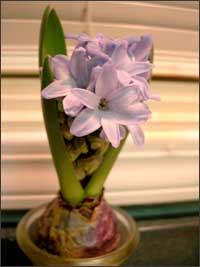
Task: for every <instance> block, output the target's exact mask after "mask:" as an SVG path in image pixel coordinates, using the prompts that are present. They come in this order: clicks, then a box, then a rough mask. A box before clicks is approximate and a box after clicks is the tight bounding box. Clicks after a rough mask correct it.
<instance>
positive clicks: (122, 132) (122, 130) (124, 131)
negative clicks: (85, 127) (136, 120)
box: [100, 125, 126, 142]
mask: <svg viewBox="0 0 200 267" xmlns="http://www.w3.org/2000/svg"><path fill="white" fill-rule="evenodd" d="M119 135H120V141H121V140H123V139H124V138H125V136H126V130H125V128H124V126H122V125H119ZM100 137H101V138H103V139H104V140H105V141H107V142H109V140H108V137H107V135H106V134H105V132H104V130H103V129H102V130H101V132H100Z"/></svg>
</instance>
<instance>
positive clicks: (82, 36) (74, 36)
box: [65, 33, 90, 42]
mask: <svg viewBox="0 0 200 267" xmlns="http://www.w3.org/2000/svg"><path fill="white" fill-rule="evenodd" d="M65 38H66V39H74V40H77V41H80V42H85V41H89V40H90V37H89V36H88V34H86V33H80V34H66V35H65Z"/></svg>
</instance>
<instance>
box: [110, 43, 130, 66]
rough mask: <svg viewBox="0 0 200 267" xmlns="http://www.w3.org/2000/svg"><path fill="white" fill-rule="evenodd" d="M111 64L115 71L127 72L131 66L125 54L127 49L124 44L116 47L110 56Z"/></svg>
mask: <svg viewBox="0 0 200 267" xmlns="http://www.w3.org/2000/svg"><path fill="white" fill-rule="evenodd" d="M112 62H113V64H114V65H115V66H116V68H117V69H120V70H124V71H127V69H128V70H129V69H130V67H131V66H132V61H131V59H130V58H129V56H128V54H127V47H126V44H125V43H122V44H120V45H119V46H117V47H116V49H115V50H114V52H113V54H112Z"/></svg>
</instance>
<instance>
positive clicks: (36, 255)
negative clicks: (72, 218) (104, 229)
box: [16, 204, 139, 266]
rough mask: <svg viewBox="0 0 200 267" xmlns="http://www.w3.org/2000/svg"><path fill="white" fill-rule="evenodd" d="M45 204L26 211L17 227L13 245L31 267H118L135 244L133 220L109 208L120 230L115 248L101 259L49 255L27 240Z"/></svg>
mask: <svg viewBox="0 0 200 267" xmlns="http://www.w3.org/2000/svg"><path fill="white" fill-rule="evenodd" d="M45 206H46V204H45V205H42V206H40V207H38V208H35V209H33V210H30V211H29V212H28V213H27V214H26V215H25V216H24V217H23V218H22V219H21V221H20V222H19V224H18V226H17V231H16V235H17V242H18V244H19V246H20V248H21V249H22V250H23V252H24V253H25V254H26V255H27V257H28V258H29V259H30V260H31V261H32V263H33V264H34V265H35V266H119V265H120V264H121V263H123V262H125V260H126V259H128V257H129V256H130V255H131V254H132V253H133V251H134V250H135V249H136V247H137V245H138V243H139V231H138V229H137V226H136V223H135V221H134V220H133V219H132V218H131V217H130V216H129V215H128V214H127V213H126V212H124V211H123V210H122V209H119V208H113V211H114V212H115V214H116V216H117V219H118V222H119V225H120V230H121V241H120V244H119V245H118V247H117V248H116V249H115V250H114V251H112V252H109V253H107V254H105V255H103V256H98V257H92V258H78V259H77V258H66V257H61V256H58V255H53V254H50V253H48V252H47V251H45V250H42V249H40V248H39V247H37V246H36V245H35V243H34V242H33V240H32V238H31V233H33V231H34V222H35V221H36V220H37V218H39V217H40V216H41V214H42V213H43V211H44V209H45Z"/></svg>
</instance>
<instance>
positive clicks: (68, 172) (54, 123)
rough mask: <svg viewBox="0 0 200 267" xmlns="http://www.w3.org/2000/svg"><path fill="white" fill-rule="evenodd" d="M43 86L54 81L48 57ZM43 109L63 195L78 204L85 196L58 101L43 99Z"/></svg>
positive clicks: (43, 74) (44, 69) (43, 73)
mask: <svg viewBox="0 0 200 267" xmlns="http://www.w3.org/2000/svg"><path fill="white" fill-rule="evenodd" d="M41 79H42V88H44V87H46V86H47V85H49V84H50V83H51V82H52V81H53V74H52V71H51V69H50V66H49V60H48V57H46V59H45V61H44V66H43V72H42V78H41ZM42 110H43V116H44V121H45V126H46V132H47V135H48V140H49V145H50V149H51V154H52V157H53V161H54V165H55V168H56V171H57V175H58V177H59V182H60V187H61V192H62V196H63V198H64V199H65V200H67V201H69V202H70V203H71V204H77V203H79V202H80V201H82V200H83V198H84V191H83V188H82V186H81V184H80V182H79V181H78V180H77V177H76V174H75V170H74V167H73V165H72V163H71V162H70V160H69V157H68V155H67V152H66V149H65V143H64V139H63V136H62V134H61V131H60V126H59V122H58V111H57V110H58V109H57V101H56V100H54V99H52V100H45V99H42Z"/></svg>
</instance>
